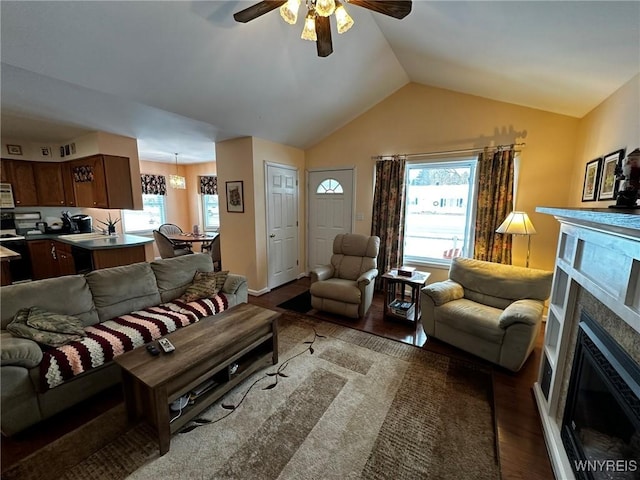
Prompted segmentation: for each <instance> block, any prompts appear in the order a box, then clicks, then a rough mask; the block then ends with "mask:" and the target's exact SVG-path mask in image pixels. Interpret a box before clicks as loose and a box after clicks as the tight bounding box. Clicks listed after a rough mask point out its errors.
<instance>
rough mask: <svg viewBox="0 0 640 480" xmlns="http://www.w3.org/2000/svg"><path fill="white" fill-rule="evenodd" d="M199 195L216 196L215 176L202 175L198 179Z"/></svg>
mask: <svg viewBox="0 0 640 480" xmlns="http://www.w3.org/2000/svg"><path fill="white" fill-rule="evenodd" d="M200 193H201V194H203V195H217V194H218V177H217V176H216V175H203V176H201V177H200Z"/></svg>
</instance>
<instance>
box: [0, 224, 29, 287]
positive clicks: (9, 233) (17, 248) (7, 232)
mask: <svg viewBox="0 0 640 480" xmlns="http://www.w3.org/2000/svg"><path fill="white" fill-rule="evenodd" d="M0 245H2V246H3V247H6V248H8V249H9V250H12V251H14V252H16V253H19V254H20V257H21V258H20V259H18V260H11V261H10V262H9V270H10V271H11V280H12V282H13V283H17V282H24V281H27V280H31V277H32V275H31V257H30V256H29V248H28V247H27V241H26V240H25V238H24V237H23V236H22V235H18V234H17V233H16V222H15V216H14V212H2V213H0Z"/></svg>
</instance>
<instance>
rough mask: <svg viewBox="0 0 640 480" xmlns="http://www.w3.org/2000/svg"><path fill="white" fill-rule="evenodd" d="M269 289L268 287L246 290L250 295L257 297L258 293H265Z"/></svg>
mask: <svg viewBox="0 0 640 480" xmlns="http://www.w3.org/2000/svg"><path fill="white" fill-rule="evenodd" d="M270 291H271V289H270V288H262V289H260V290H252V289H249V290H247V293H248V294H249V295H251V296H252V297H259V296H260V295H264V294H265V293H269V292H270Z"/></svg>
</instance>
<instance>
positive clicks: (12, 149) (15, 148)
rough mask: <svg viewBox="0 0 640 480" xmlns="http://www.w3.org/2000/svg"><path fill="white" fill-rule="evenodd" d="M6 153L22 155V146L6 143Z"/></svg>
mask: <svg viewBox="0 0 640 480" xmlns="http://www.w3.org/2000/svg"><path fill="white" fill-rule="evenodd" d="M7 153H8V154H9V155H22V146H20V145H9V144H7Z"/></svg>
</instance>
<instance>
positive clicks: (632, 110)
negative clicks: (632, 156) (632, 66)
mask: <svg viewBox="0 0 640 480" xmlns="http://www.w3.org/2000/svg"><path fill="white" fill-rule="evenodd" d="M577 145H578V148H576V155H575V161H574V164H573V171H572V175H571V177H570V179H571V181H570V182H569V184H570V185H571V187H572V188H571V195H570V197H569V206H570V207H577V208H607V207H608V206H609V205H614V204H615V201H613V200H606V201H599V202H583V201H582V186H583V183H584V172H585V167H586V164H587V162H589V161H591V160H593V159H595V158H598V157H603V156H605V155H607V154H608V153H611V152H615V151H616V150H619V149H621V148H625V149H626V154H628V153H631V151H633V150H634V149H636V148H638V147H640V74H639V75H636V76H635V77H633V78H632V79H631V80H629V81H628V82H627V83H626V84H625V85H623V86H622V87H621V88H620V89H618V91H616V92H615V93H614V94H612V95H611V96H610V97H609V98H607V99H606V100H605V101H604V102H602V103H601V104H600V105H598V107H596V108H595V109H593V110H592V111H591V112H589V114H587V115H586V116H585V117H584V118H583V119H582V120H581V121H580V128H579V130H578V141H577Z"/></svg>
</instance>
